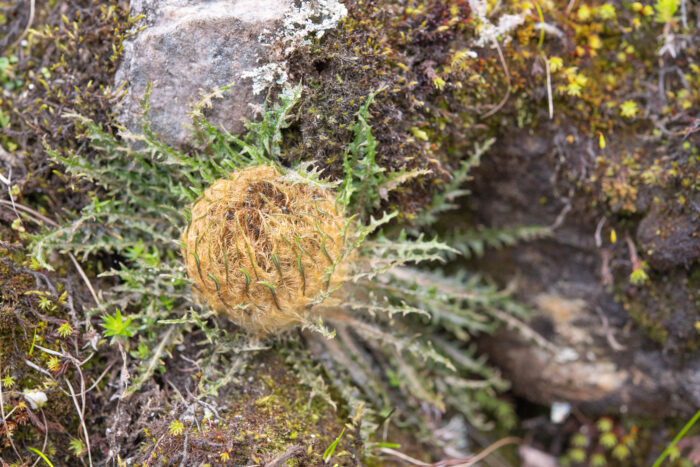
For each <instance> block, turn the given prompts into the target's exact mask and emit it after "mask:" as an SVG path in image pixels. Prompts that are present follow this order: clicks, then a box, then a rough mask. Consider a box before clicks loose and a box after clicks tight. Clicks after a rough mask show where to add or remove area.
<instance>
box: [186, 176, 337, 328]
mask: <svg viewBox="0 0 700 467" xmlns="http://www.w3.org/2000/svg"><path fill="white" fill-rule="evenodd" d="M349 225H350V222H349V221H348V220H347V219H345V217H344V216H343V213H342V211H339V208H338V205H337V203H336V199H335V195H334V193H333V192H332V191H331V190H328V189H324V188H322V187H319V186H311V185H307V184H303V183H294V181H293V178H292V177H286V176H285V172H284V171H283V170H278V169H275V168H274V167H271V166H268V165H259V166H253V167H249V168H246V169H242V170H238V171H236V172H234V173H232V174H231V176H230V177H229V178H227V179H221V180H217V181H216V182H214V184H213V185H212V186H211V187H209V188H207V189H206V190H205V191H204V193H203V195H202V197H201V198H200V199H199V200H197V202H196V203H195V204H194V205H193V207H192V221H191V222H190V223H189V224H188V226H187V228H186V229H185V231H184V232H183V234H182V244H183V248H182V256H183V257H184V258H185V264H186V266H187V275H188V276H189V277H190V279H191V280H192V281H193V283H194V288H195V290H196V291H197V293H198V295H199V296H201V297H202V298H204V300H205V301H206V302H207V303H208V304H209V305H210V306H211V307H212V308H213V309H214V310H216V311H218V312H220V313H222V314H224V315H226V316H228V317H229V318H230V319H231V320H232V321H233V322H235V323H236V324H238V325H240V326H241V327H243V328H245V329H246V330H248V331H250V332H252V333H255V334H267V333H274V332H279V331H283V330H286V329H289V328H291V327H293V326H295V325H302V324H305V323H307V322H308V321H309V319H308V318H307V314H308V309H309V308H310V306H311V305H312V304H313V303H312V302H313V301H314V299H318V297H319V296H320V294H321V293H328V292H332V291H333V290H335V289H336V288H337V287H339V286H340V284H342V283H343V282H344V281H345V280H347V278H348V274H347V269H348V268H347V267H346V265H345V263H344V262H343V260H344V259H346V256H347V255H348V252H349V251H350V248H349V246H350V245H349V244H348V242H349V240H350V238H349V235H348V227H349Z"/></svg>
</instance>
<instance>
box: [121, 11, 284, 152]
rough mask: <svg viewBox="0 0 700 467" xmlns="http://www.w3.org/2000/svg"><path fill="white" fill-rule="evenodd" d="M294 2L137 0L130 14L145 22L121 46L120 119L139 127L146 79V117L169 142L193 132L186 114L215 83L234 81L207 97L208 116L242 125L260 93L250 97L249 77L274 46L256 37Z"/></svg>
mask: <svg viewBox="0 0 700 467" xmlns="http://www.w3.org/2000/svg"><path fill="white" fill-rule="evenodd" d="M293 3H294V2H293V0H214V1H207V0H189V1H188V0H159V1H152V0H150V1H149V0H135V1H132V4H131V14H132V15H144V19H143V24H145V25H146V28H145V29H143V30H142V31H140V32H139V33H138V34H136V36H135V37H134V38H133V39H132V40H131V41H129V42H128V43H127V44H126V45H125V53H124V59H123V61H122V64H121V66H120V68H119V70H118V71H117V74H116V76H115V81H116V85H117V86H119V85H121V84H124V83H125V84H126V87H127V88H128V94H127V95H126V97H125V98H124V100H123V101H122V102H121V103H120V106H119V109H118V112H117V114H118V119H119V121H120V123H121V124H122V125H124V126H126V127H127V128H128V129H130V130H132V131H138V129H139V127H138V121H139V116H140V113H141V107H140V104H139V99H141V98H143V96H144V94H145V92H146V86H147V84H148V83H152V92H151V98H150V108H151V110H150V112H149V115H148V117H149V119H150V121H151V123H152V127H153V129H154V130H155V131H156V132H157V133H158V134H160V135H161V137H162V138H163V139H164V140H165V141H166V142H167V143H169V144H183V143H186V142H187V141H188V139H189V138H190V135H191V129H190V128H189V126H190V124H191V120H190V118H189V116H188V112H189V110H190V109H191V106H192V104H193V103H196V102H197V101H198V100H199V99H200V97H201V96H202V95H203V94H204V93H207V92H209V91H211V90H212V89H214V88H219V87H223V86H226V85H229V84H231V83H233V86H232V88H231V92H228V93H226V94H225V95H224V98H223V99H217V100H215V101H214V102H213V104H214V106H213V108H212V109H211V110H210V111H208V113H207V116H208V118H209V119H210V121H211V122H212V123H214V124H216V125H220V126H223V127H224V128H226V129H227V130H229V131H230V132H232V133H239V132H241V131H242V130H243V120H244V119H245V118H251V117H252V116H253V114H254V108H253V106H251V104H256V103H260V102H261V100H262V98H263V96H262V94H258V95H254V93H253V86H252V81H251V78H250V77H248V78H246V77H244V75H246V74H255V70H256V69H257V68H259V67H261V66H262V65H265V64H268V63H274V62H275V61H276V60H277V59H278V58H279V57H273V56H272V55H273V53H274V52H273V51H272V49H271V47H269V45H266V44H265V43H264V41H261V40H260V38H261V37H263V36H268V35H270V34H272V35H273V36H274V32H275V30H278V29H280V28H281V27H283V26H284V19H285V16H287V15H288V14H290V13H291V12H293V11H295V8H294V5H293Z"/></svg>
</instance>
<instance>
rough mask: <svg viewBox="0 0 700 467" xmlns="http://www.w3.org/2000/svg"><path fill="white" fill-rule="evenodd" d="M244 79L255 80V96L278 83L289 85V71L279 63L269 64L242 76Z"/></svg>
mask: <svg viewBox="0 0 700 467" xmlns="http://www.w3.org/2000/svg"><path fill="white" fill-rule="evenodd" d="M241 77H243V78H250V79H252V80H253V94H254V95H256V96H257V95H258V94H260V93H261V92H263V91H264V90H265V89H267V88H269V87H270V86H272V84H274V83H277V84H279V85H284V84H286V83H287V79H288V76H287V70H286V69H285V68H284V67H283V66H282V65H280V64H279V63H268V64H267V65H263V66H260V67H258V68H255V69H253V70H250V71H246V72H245V73H243V74H242V75H241Z"/></svg>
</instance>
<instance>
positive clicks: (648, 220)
mask: <svg viewBox="0 0 700 467" xmlns="http://www.w3.org/2000/svg"><path fill="white" fill-rule="evenodd" d="M637 241H638V242H639V246H640V247H641V248H642V251H643V252H644V254H645V256H646V258H647V259H648V261H649V264H650V265H651V267H652V268H654V269H655V270H657V271H668V270H670V269H672V268H674V267H677V266H689V265H690V264H692V263H693V262H695V261H698V260H699V259H700V217H698V215H697V213H695V212H690V213H688V214H676V213H664V212H661V210H660V209H659V208H658V207H657V206H654V207H652V209H651V211H650V212H649V213H648V214H647V215H646V217H644V219H642V222H640V223H639V228H638V229H637Z"/></svg>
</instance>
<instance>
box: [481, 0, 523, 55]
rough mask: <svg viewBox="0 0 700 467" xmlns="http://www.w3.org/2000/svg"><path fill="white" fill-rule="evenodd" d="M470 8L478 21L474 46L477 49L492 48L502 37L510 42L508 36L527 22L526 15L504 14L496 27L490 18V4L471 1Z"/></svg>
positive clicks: (483, 0)
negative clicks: (488, 14)
mask: <svg viewBox="0 0 700 467" xmlns="http://www.w3.org/2000/svg"><path fill="white" fill-rule="evenodd" d="M469 7H470V8H471V10H472V14H473V15H474V17H476V19H477V21H478V25H479V26H478V29H477V34H478V37H477V38H476V40H475V42H474V45H476V46H477V47H486V46H489V47H492V46H493V44H494V43H495V42H496V41H497V40H498V38H499V37H500V36H503V37H504V38H505V41H506V42H508V41H509V40H510V37H509V36H508V34H509V33H510V32H511V31H512V30H514V29H515V28H517V27H518V26H520V25H521V24H523V23H524V22H525V15H524V14H519V15H512V14H503V15H501V16H500V17H499V18H498V25H495V24H493V23H492V22H491V20H490V19H489V18H488V16H487V13H488V3H487V1H486V0H469Z"/></svg>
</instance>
